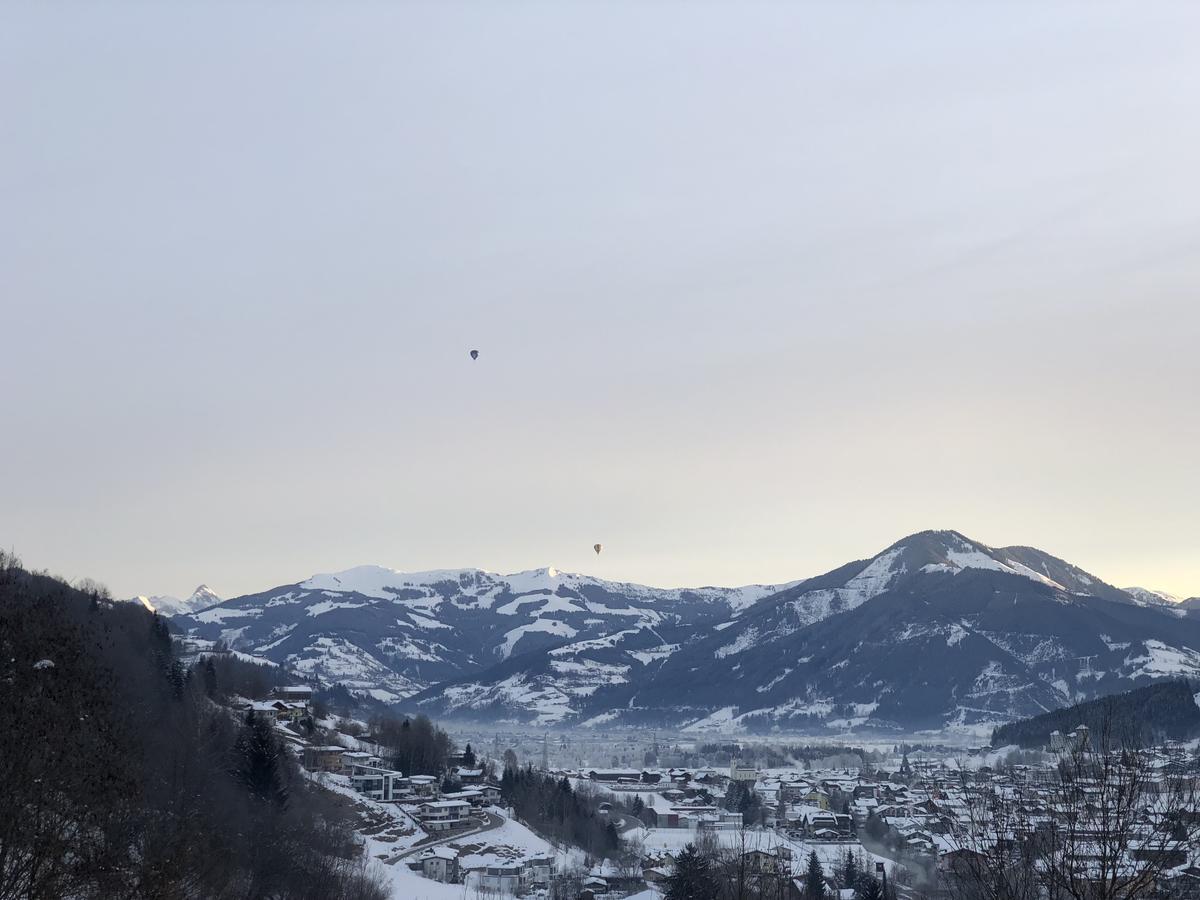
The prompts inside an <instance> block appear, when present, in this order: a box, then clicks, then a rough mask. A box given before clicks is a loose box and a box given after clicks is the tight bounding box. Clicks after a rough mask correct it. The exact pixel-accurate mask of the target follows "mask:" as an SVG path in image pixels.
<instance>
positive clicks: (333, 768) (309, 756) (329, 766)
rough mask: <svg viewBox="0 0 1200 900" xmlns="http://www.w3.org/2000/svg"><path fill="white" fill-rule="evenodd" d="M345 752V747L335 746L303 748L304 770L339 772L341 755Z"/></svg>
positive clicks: (340, 769)
mask: <svg viewBox="0 0 1200 900" xmlns="http://www.w3.org/2000/svg"><path fill="white" fill-rule="evenodd" d="M345 752H346V748H345V747H339V746H337V745H336V744H329V745H328V746H324V747H312V746H309V747H305V748H304V768H306V769H309V770H311V771H314V772H341V771H342V755H343V754H344V753H345ZM364 755H365V754H364Z"/></svg>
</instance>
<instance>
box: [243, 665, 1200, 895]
mask: <svg viewBox="0 0 1200 900" xmlns="http://www.w3.org/2000/svg"><path fill="white" fill-rule="evenodd" d="M311 699H312V693H311V689H309V688H307V687H305V686H283V687H277V688H275V689H274V691H273V692H272V696H271V697H270V698H268V699H265V700H258V701H252V702H247V703H243V704H242V711H243V712H246V713H248V712H253V713H254V714H255V715H256V716H263V717H266V718H268V719H269V720H271V721H272V722H274V723H275V726H276V729H277V730H278V732H279V733H280V735H281V736H283V737H284V739H285V742H286V745H287V746H289V747H290V748H291V750H292V752H293V753H294V754H295V755H296V758H297V760H298V761H299V762H300V763H301V765H302V766H303V768H304V770H305V772H306V774H307V777H309V778H311V779H312V780H313V781H314V782H316V783H318V784H320V785H322V786H323V787H325V788H326V789H328V790H331V791H333V792H336V793H339V794H341V795H343V796H344V797H346V798H348V799H353V801H354V802H356V803H358V804H360V805H361V807H362V808H363V809H364V811H365V815H366V817H367V820H368V822H369V825H368V826H367V827H365V828H364V829H363V836H364V840H365V841H366V843H367V845H368V849H369V852H370V853H371V855H372V857H373V858H374V859H375V860H377V861H378V862H379V863H381V864H383V865H384V866H386V867H387V868H388V871H389V874H390V875H391V877H392V880H393V882H394V883H395V884H396V885H397V886H398V889H399V890H400V891H401V892H404V891H408V892H410V893H411V895H412V896H428V897H430V898H439V897H446V898H449V897H468V896H471V897H473V896H495V897H505V896H530V897H552V898H563V897H570V898H578V900H617V898H626V897H638V898H639V900H649V898H653V897H657V896H660V895H661V892H662V891H664V890H665V889H666V885H667V884H668V882H669V880H670V878H671V876H672V873H673V871H674V869H675V865H676V860H677V859H678V858H679V856H680V854H681V853H683V852H684V851H685V849H686V848H688V847H689V846H690V847H702V848H707V852H710V853H712V854H713V855H714V858H717V857H720V858H722V859H724V860H726V861H728V860H731V859H733V860H736V861H737V865H738V866H739V867H740V871H742V872H743V873H750V875H749V877H750V882H751V883H752V884H754V885H755V886H756V887H755V890H756V891H757V892H752V893H747V894H745V896H763V897H766V896H773V897H774V896H778V897H781V898H782V897H787V898H792V900H800V898H809V897H811V896H812V894H813V891H814V886H813V871H814V870H813V868H812V867H813V866H814V864H815V865H817V866H819V873H820V874H819V877H820V879H821V882H822V884H823V891H824V892H823V896H828V897H830V898H834V897H836V898H838V900H852V898H855V897H861V896H862V894H863V885H864V883H865V882H869V881H875V882H877V883H878V884H879V885H880V888H881V894H880V896H885V897H887V896H897V897H904V898H917V897H931V898H950V897H956V896H963V895H965V889H966V885H967V884H968V883H969V882H970V881H971V880H972V878H979V877H981V876H982V875H983V873H984V871H985V870H987V872H988V874H989V875H990V876H991V877H995V873H994V872H992V871H991V867H992V866H993V864H994V861H995V860H997V859H999V860H1000V861H1001V862H1002V864H1003V865H1004V866H1010V865H1012V864H1013V863H1014V861H1015V860H1017V859H1018V858H1020V857H1021V856H1022V853H1024V854H1025V856H1026V857H1027V858H1030V859H1032V857H1031V856H1030V855H1029V851H1030V848H1032V847H1041V846H1043V845H1044V844H1045V840H1044V838H1045V836H1046V835H1048V834H1057V833H1059V831H1058V830H1059V829H1063V828H1065V827H1069V825H1070V823H1068V822H1067V821H1066V819H1068V818H1071V819H1074V820H1078V819H1079V818H1080V811H1079V810H1076V809H1067V808H1064V794H1063V791H1062V786H1063V781H1064V776H1063V771H1064V768H1063V767H1064V759H1066V758H1067V757H1068V756H1071V755H1072V754H1073V755H1074V756H1075V757H1076V758H1087V759H1089V760H1091V762H1090V763H1089V765H1094V763H1095V760H1096V759H1097V754H1095V753H1092V752H1091V750H1090V748H1089V744H1090V742H1091V738H1090V736H1089V734H1088V731H1087V729H1086V728H1085V727H1084V726H1080V727H1079V728H1077V729H1075V730H1074V731H1072V732H1070V733H1069V734H1066V735H1063V734H1059V733H1058V732H1055V733H1054V734H1053V735H1051V739H1050V742H1049V743H1048V744H1047V745H1046V746H1045V747H1044V748H1042V749H1041V750H1039V751H1020V750H1017V749H1015V748H992V747H989V746H979V747H941V746H938V745H928V746H919V747H916V746H914V747H910V746H909V745H894V746H892V747H890V748H883V747H881V748H879V749H877V750H875V751H874V752H868V753H867V754H865V756H866V757H867V758H866V759H857V764H854V765H851V764H849V763H852V762H855V761H856V758H855V757H854V756H853V755H848V754H846V753H845V752H844V748H841V747H839V746H837V745H832V744H831V746H830V748H829V750H830V756H829V757H826V758H820V757H817V758H814V759H813V760H811V761H810V760H807V759H805V760H802V761H800V762H795V761H793V762H792V764H785V765H770V764H764V763H763V761H762V760H760V761H759V762H755V761H753V760H754V758H755V757H762V756H763V754H762V752H761V747H758V748H756V747H755V745H754V744H746V745H743V744H739V743H738V742H727V743H725V744H720V745H713V744H711V743H710V744H704V743H702V742H701V741H699V740H697V741H695V742H694V743H693V744H692V745H690V746H687V745H681V744H679V743H678V742H676V743H674V744H673V745H670V746H668V745H667V744H666V743H665V742H664V743H663V744H662V745H661V746H660V742H659V739H658V737H657V735H643V734H639V733H633V734H629V735H625V734H622V735H620V736H615V735H614V736H611V737H610V738H609V739H608V740H598V739H596V738H592V737H591V736H590V735H584V736H582V737H573V736H571V735H569V734H566V733H564V734H558V735H555V736H554V738H553V740H552V739H551V736H550V735H549V734H548V733H546V732H543V733H542V734H540V735H538V734H536V733H533V732H521V733H517V734H513V735H505V736H504V737H501V736H500V735H496V736H495V737H494V738H493V739H491V740H487V739H486V738H485V737H484V736H482V735H479V734H476V735H475V738H476V747H477V748H478V749H473V747H472V744H471V743H470V742H468V743H467V744H466V745H465V748H464V750H463V751H457V750H456V751H455V752H454V753H452V754H451V755H450V756H449V757H448V759H447V765H446V769H445V771H444V772H442V773H440V774H412V773H409V772H405V771H403V770H402V769H401V768H398V767H396V765H395V764H396V762H397V761H396V760H395V759H392V760H389V759H388V757H387V753H386V750H385V749H383V748H381V747H379V746H374V745H372V744H371V743H370V741H369V740H364V739H363V738H362V737H361V736H357V735H355V734H351V733H346V732H343V731H339V730H338V728H339V726H341V727H345V723H344V722H342V721H339V720H334V719H326V720H323V721H322V722H321V725H322V728H321V729H320V732H321V734H322V735H325V738H324V741H325V742H314V741H313V740H306V739H304V738H303V737H301V735H300V732H301V731H303V729H301V728H299V726H298V723H299V722H301V721H302V720H304V719H310V718H311V716H312V710H311V708H310V702H311ZM349 730H350V731H358V729H355V728H351V729H349ZM591 741H594V742H595V746H596V747H603V748H604V749H605V750H610V749H612V748H615V747H616V748H620V747H624V748H625V752H624V753H618V754H606V755H608V756H609V759H607V760H606V761H607V762H618V763H619V762H620V760H621V759H622V758H625V759H628V758H630V756H631V755H632V756H636V755H637V754H638V753H639V752H640V748H641V747H642V746H643V745H645V746H646V747H647V750H646V752H645V753H644V754H643V763H652V762H657V761H662V762H665V763H672V762H679V761H680V760H683V759H688V760H693V761H697V762H698V761H699V760H700V759H701V756H702V755H701V754H699V753H697V752H696V750H697V748H701V747H702V748H705V749H707V750H708V751H709V756H711V757H712V758H713V759H714V760H722V761H723V760H724V759H725V758H726V757H730V755H731V753H730V751H731V750H732V751H734V752H736V751H737V749H738V748H739V747H742V749H743V750H744V752H745V753H746V754H747V756H748V757H750V758H749V759H742V758H739V757H736V756H733V757H732V758H729V760H728V762H727V763H725V764H721V765H716V764H696V765H686V766H685V765H662V764H643V765H619V764H618V765H615V766H614V765H608V766H587V765H565V764H564V762H565V761H568V760H572V759H574V760H578V759H579V754H580V749H579V748H580V745H581V744H587V743H588V742H591ZM508 743H511V744H513V745H515V746H516V747H517V748H518V749H519V750H520V751H521V752H522V755H523V759H524V760H525V764H526V765H528V766H529V768H530V769H531V770H536V771H537V772H539V773H541V774H542V775H544V776H545V777H546V778H548V779H554V780H557V781H558V782H559V783H560V784H563V785H569V786H570V787H569V790H570V791H571V792H572V793H573V794H574V796H576V797H578V798H581V800H582V801H583V803H584V807H582V808H585V809H587V810H588V812H587V815H589V816H594V817H596V818H597V819H598V820H599V821H601V822H603V823H604V827H605V829H606V830H607V832H608V833H610V834H612V835H615V836H616V837H617V840H616V841H615V844H614V845H615V846H619V850H614V851H612V852H609V853H607V854H606V855H600V854H598V853H595V852H589V851H588V850H587V849H585V848H581V847H578V846H572V845H571V844H570V843H569V842H568V841H565V840H562V839H561V836H548V835H542V834H539V833H538V832H537V830H536V829H535V828H534V827H531V825H532V823H528V822H522V821H521V820H520V817H518V816H517V815H516V814H515V812H514V810H513V809H512V807H511V806H510V805H509V804H508V802H507V798H506V796H505V788H504V782H505V778H506V776H507V774H508V772H507V771H506V770H511V769H514V768H515V767H516V766H517V765H519V764H518V763H517V758H518V757H517V753H518V751H517V750H514V749H513V748H512V747H508V746H505V747H504V748H503V750H501V745H502V744H508ZM489 744H490V747H488V745H489ZM713 746H718V747H719V749H718V750H717V751H715V752H713V751H712V748H713ZM484 747H488V749H486V750H485V749H483V748H484ZM756 751H757V752H756ZM1198 760H1200V757H1198V754H1197V748H1196V747H1195V746H1194V742H1193V743H1192V744H1188V745H1185V744H1179V743H1174V744H1172V743H1168V744H1165V745H1163V746H1161V747H1157V748H1155V749H1153V750H1147V751H1144V752H1143V753H1140V754H1139V755H1138V772H1139V779H1140V780H1139V790H1140V791H1141V792H1142V796H1144V797H1145V798H1146V802H1145V803H1144V804H1143V806H1142V809H1140V810H1138V811H1136V812H1135V814H1132V815H1131V816H1130V818H1129V820H1128V821H1127V822H1126V821H1122V824H1121V827H1122V828H1123V829H1125V830H1126V831H1127V832H1128V834H1126V835H1125V836H1124V838H1123V842H1122V850H1121V853H1122V854H1123V855H1124V857H1126V858H1122V859H1118V860H1116V861H1113V860H1106V859H1103V858H1102V857H1103V856H1104V854H1105V853H1107V852H1108V849H1107V844H1108V843H1109V841H1108V840H1107V836H1102V835H1097V834H1092V833H1089V834H1081V835H1079V838H1080V839H1079V840H1078V841H1077V842H1076V843H1075V844H1074V845H1072V846H1071V847H1070V848H1069V850H1068V851H1064V852H1068V853H1069V854H1070V860H1069V862H1070V865H1071V868H1072V870H1073V871H1074V872H1075V873H1077V875H1078V876H1079V877H1084V878H1086V877H1087V873H1088V872H1089V871H1091V870H1096V874H1095V877H1097V878H1099V877H1102V873H1101V872H1100V870H1101V869H1104V868H1105V867H1106V866H1107V867H1108V868H1110V869H1113V870H1114V871H1119V872H1125V873H1134V872H1135V871H1138V872H1140V871H1141V869H1144V868H1147V863H1148V861H1149V860H1151V859H1152V860H1153V861H1154V865H1153V866H1149V868H1151V869H1152V870H1153V872H1152V878H1150V882H1149V883H1147V885H1146V886H1145V890H1144V891H1143V892H1141V894H1139V895H1143V894H1144V895H1145V896H1151V895H1154V896H1163V897H1186V898H1192V897H1200V864H1198V859H1197V854H1198V850H1200V848H1198V847H1197V846H1196V842H1195V840H1194V838H1195V835H1196V826H1197V818H1198V817H1200V814H1198V813H1197V807H1196V804H1195V802H1194V798H1195V796H1196V789H1197V787H1200V761H1198ZM778 761H779V760H778V759H774V758H772V759H768V760H766V762H768V763H776V762H778ZM831 763H834V764H831ZM1091 780H1092V781H1093V782H1094V781H1095V778H1092V779H1091ZM1104 790H1105V786H1104V785H1102V784H1091V786H1090V787H1089V788H1088V790H1087V792H1085V801H1084V802H1085V803H1087V804H1089V806H1090V808H1093V809H1094V808H1095V806H1096V805H1097V804H1098V803H1100V802H1102V800H1103V797H1102V795H1103V792H1104ZM1171 798H1174V801H1175V802H1174V805H1173V806H1170V807H1169V808H1168V805H1167V804H1168V800H1169V799H1171ZM1085 817H1086V816H1085ZM1181 823H1182V824H1181ZM1168 825H1169V826H1171V828H1173V829H1174V831H1173V832H1172V833H1171V834H1167V833H1166V832H1167V831H1168V830H1169V829H1168ZM1181 829H1182V831H1181ZM1172 835H1174V836H1173V837H1172ZM1102 845H1103V846H1102ZM814 861H815V863H814ZM1043 863H1044V859H1043ZM1030 865H1031V866H1032V865H1036V863H1031V864H1030ZM1139 867H1140V868H1139ZM1106 871H1107V870H1106ZM1108 874H1111V873H1108ZM768 885H769V886H770V890H767V886H768ZM418 890H419V891H423V892H424V893H421V894H417V893H416V892H417V891H418Z"/></svg>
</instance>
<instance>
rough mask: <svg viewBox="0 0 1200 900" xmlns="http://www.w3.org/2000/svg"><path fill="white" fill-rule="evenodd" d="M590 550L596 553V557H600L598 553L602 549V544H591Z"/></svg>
mask: <svg viewBox="0 0 1200 900" xmlns="http://www.w3.org/2000/svg"><path fill="white" fill-rule="evenodd" d="M592 549H593V550H595V551H596V555H597V556H599V555H600V551H601V550H603V549H604V545H603V544H592Z"/></svg>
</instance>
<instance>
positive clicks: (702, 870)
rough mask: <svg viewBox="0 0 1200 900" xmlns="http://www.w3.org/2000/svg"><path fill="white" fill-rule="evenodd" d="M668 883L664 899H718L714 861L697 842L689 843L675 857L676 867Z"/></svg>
mask: <svg viewBox="0 0 1200 900" xmlns="http://www.w3.org/2000/svg"><path fill="white" fill-rule="evenodd" d="M666 884H667V890H666V893H665V894H664V900H717V896H718V891H717V880H716V878H715V877H714V875H713V871H712V861H711V860H710V859H709V858H708V856H706V855H705V854H704V853H702V852H700V851H699V850H697V849H696V845H695V844H688V845H687V846H686V847H684V848H683V852H682V853H680V854H679V856H677V857H676V858H675V869H674V871H673V872H672V873H671V874H670V876H669V877H668V878H667V882H666Z"/></svg>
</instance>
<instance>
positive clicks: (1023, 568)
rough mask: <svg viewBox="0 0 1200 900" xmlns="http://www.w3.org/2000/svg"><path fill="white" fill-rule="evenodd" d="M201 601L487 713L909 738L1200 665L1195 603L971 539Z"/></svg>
mask: <svg viewBox="0 0 1200 900" xmlns="http://www.w3.org/2000/svg"><path fill="white" fill-rule="evenodd" d="M1147 593H1149V592H1147ZM1154 596H1155V597H1159V600H1160V601H1161V600H1162V598H1161V596H1160V595H1158V594H1155V595H1154ZM205 607H206V608H202V609H199V610H194V611H191V612H188V613H185V614H182V615H178V616H176V617H175V619H174V621H175V623H176V624H177V625H179V626H181V627H182V628H184V629H185V630H187V631H188V632H189V633H190V634H191V635H192V636H193V637H196V638H203V639H208V640H213V641H216V640H221V641H224V642H226V643H228V644H230V645H231V646H232V647H233V648H235V649H238V650H243V651H246V652H248V653H252V654H254V655H256V656H259V657H264V658H266V659H269V660H271V661H273V662H277V663H284V664H287V665H289V666H290V667H292V668H293V669H295V670H297V671H298V672H300V673H303V674H305V675H309V676H311V677H313V678H315V679H317V680H320V681H322V682H325V683H329V684H331V683H335V682H337V683H342V684H344V685H345V686H346V687H348V688H350V689H351V690H353V691H356V692H359V693H362V694H368V695H370V696H373V697H375V698H376V699H378V700H382V701H384V702H396V703H399V704H400V705H402V706H403V707H404V708H406V709H414V708H416V709H421V710H424V711H426V712H429V713H430V714H433V715H437V716H443V717H457V718H470V719H477V720H494V719H505V720H510V721H522V722H536V723H539V724H551V723H562V724H584V725H601V724H604V723H608V722H613V723H624V724H642V723H644V724H669V725H675V726H678V727H683V728H688V729H692V730H697V731H702V730H706V729H713V730H723V729H733V730H736V729H757V728H773V727H784V728H794V729H797V730H800V729H803V730H825V731H838V730H844V729H847V728H851V727H865V728H874V729H881V730H891V731H909V730H914V729H926V728H929V729H935V728H945V727H952V726H964V727H968V726H974V725H979V724H982V723H986V722H1002V721H1008V720H1011V719H1014V718H1021V717H1024V716H1027V715H1030V714H1032V713H1036V712H1041V711H1044V710H1046V709H1052V708H1055V707H1059V706H1062V705H1065V704H1069V703H1074V702H1077V701H1079V700H1084V699H1088V698H1091V697H1094V696H1098V695H1101V694H1104V693H1108V692H1112V691H1116V690H1123V689H1126V688H1129V687H1131V686H1134V685H1136V684H1139V683H1144V682H1146V681H1150V680H1155V679H1161V678H1166V677H1171V676H1177V675H1189V676H1190V675H1195V676H1198V677H1200V610H1196V611H1190V612H1189V611H1188V610H1187V607H1188V603H1186V602H1185V603H1181V604H1179V605H1178V606H1167V605H1164V604H1163V603H1162V602H1155V601H1154V600H1153V599H1151V598H1149V597H1147V596H1146V594H1145V593H1142V592H1140V591H1133V590H1131V591H1125V590H1121V589H1119V588H1116V587H1113V586H1112V585H1110V584H1107V583H1106V582H1104V581H1103V580H1101V579H1100V578H1097V577H1096V576H1094V575H1092V574H1090V573H1088V572H1086V571H1084V570H1083V569H1080V568H1079V567H1078V566H1074V565H1072V564H1070V563H1068V562H1066V561H1064V560H1062V559H1059V558H1057V557H1055V556H1052V555H1050V554H1048V553H1045V552H1043V551H1041V550H1037V549H1035V548H1032V547H1020V546H1016V547H989V546H986V545H984V544H981V543H979V542H978V541H973V540H971V539H969V538H967V537H966V536H964V535H962V534H960V533H959V532H955V531H926V532H920V533H918V534H914V535H910V536H908V537H906V538H904V539H903V540H900V541H897V542H896V543H895V544H893V545H892V546H890V547H887V548H886V549H884V550H883V551H881V552H879V553H877V554H876V555H875V556H873V557H870V558H869V559H861V560H857V561H855V562H851V563H847V564H846V565H843V566H840V567H839V568H837V569H834V570H833V571H831V572H828V573H826V574H824V575H821V576H818V577H816V578H809V579H807V580H804V581H799V582H792V583H790V584H783V585H752V586H748V587H742V588H715V587H706V588H695V589H661V588H653V587H646V586H644V585H637V584H626V583H621V582H611V581H605V580H603V579H598V578H593V577H590V576H587V575H577V574H571V573H565V572H559V571H557V570H555V569H553V568H544V569H536V570H532V571H525V572H517V573H515V574H511V575H500V574H496V573H493V572H486V571H483V570H481V569H451V570H437V571H430V572H413V573H403V572H397V571H395V570H392V569H387V568H382V567H379V566H360V567H358V568H354V569H349V570H346V571H344V572H335V573H330V574H322V575H314V576H312V577H310V578H308V579H305V580H304V581H300V582H297V583H295V584H289V585H283V586H281V587H277V588H273V589H272V590H269V591H264V592H262V593H259V594H252V595H247V596H243V597H236V598H233V599H231V600H227V601H225V602H223V603H219V604H217V605H212V604H205Z"/></svg>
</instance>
